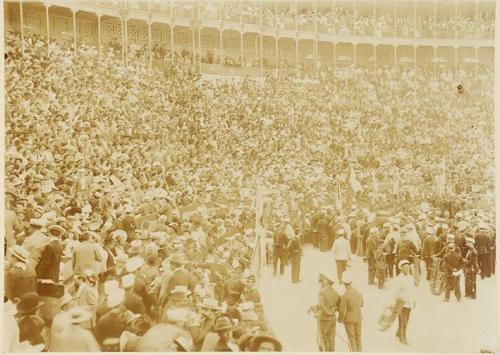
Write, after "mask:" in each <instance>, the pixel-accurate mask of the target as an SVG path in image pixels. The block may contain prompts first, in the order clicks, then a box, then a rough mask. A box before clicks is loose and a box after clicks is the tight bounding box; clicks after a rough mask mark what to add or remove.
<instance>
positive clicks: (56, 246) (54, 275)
mask: <svg viewBox="0 0 500 355" xmlns="http://www.w3.org/2000/svg"><path fill="white" fill-rule="evenodd" d="M51 232H54V234H52V233H51ZM56 232H57V234H55V233H56ZM64 232H65V230H64V228H62V227H60V226H57V225H55V226H51V227H49V228H48V233H49V235H50V240H49V242H48V243H47V245H45V248H44V249H43V252H42V254H41V256H40V261H39V262H38V264H37V265H36V267H35V271H36V274H37V278H38V279H48V280H52V281H54V282H58V281H59V275H60V266H61V256H62V254H63V249H62V246H61V241H60V239H59V235H60V234H63V233H64Z"/></svg>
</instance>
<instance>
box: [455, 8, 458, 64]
mask: <svg viewBox="0 0 500 355" xmlns="http://www.w3.org/2000/svg"><path fill="white" fill-rule="evenodd" d="M455 18H458V0H455ZM457 38H458V30H457V26H455V40H456V39H457ZM455 64H456V62H455Z"/></svg>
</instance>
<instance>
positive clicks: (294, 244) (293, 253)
mask: <svg viewBox="0 0 500 355" xmlns="http://www.w3.org/2000/svg"><path fill="white" fill-rule="evenodd" d="M288 253H289V255H290V259H291V262H292V283H297V282H299V281H300V259H301V255H302V245H301V243H300V240H299V239H298V238H295V239H292V240H291V241H290V243H288Z"/></svg>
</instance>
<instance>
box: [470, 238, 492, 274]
mask: <svg viewBox="0 0 500 355" xmlns="http://www.w3.org/2000/svg"><path fill="white" fill-rule="evenodd" d="M474 239H475V245H476V250H477V257H478V262H479V269H480V270H481V279H484V278H485V277H490V276H491V239H490V237H489V236H488V235H487V234H486V233H478V234H477V235H476V237H475V238H474Z"/></svg>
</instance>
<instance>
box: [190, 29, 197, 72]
mask: <svg viewBox="0 0 500 355" xmlns="http://www.w3.org/2000/svg"><path fill="white" fill-rule="evenodd" d="M194 31H195V29H194V27H192V28H191V34H192V40H193V66H194V68H196V39H195V35H194Z"/></svg>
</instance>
